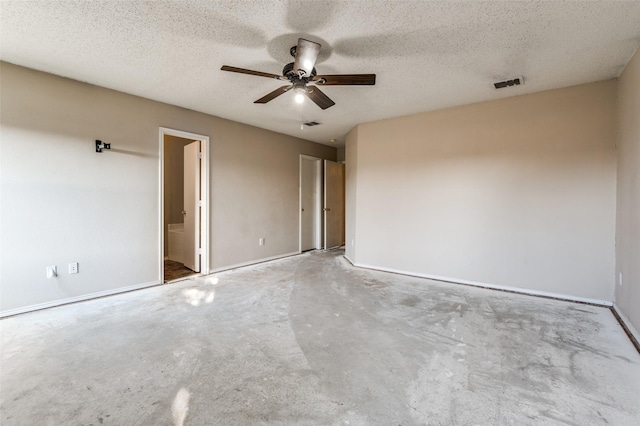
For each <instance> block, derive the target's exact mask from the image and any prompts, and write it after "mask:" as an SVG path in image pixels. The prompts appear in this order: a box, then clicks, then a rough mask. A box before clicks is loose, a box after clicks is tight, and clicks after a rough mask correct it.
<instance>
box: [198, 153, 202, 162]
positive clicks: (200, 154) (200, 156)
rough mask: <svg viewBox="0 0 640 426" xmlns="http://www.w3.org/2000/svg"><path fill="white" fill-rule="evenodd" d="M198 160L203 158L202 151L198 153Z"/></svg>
mask: <svg viewBox="0 0 640 426" xmlns="http://www.w3.org/2000/svg"><path fill="white" fill-rule="evenodd" d="M198 160H202V153H201V152H199V153H198Z"/></svg>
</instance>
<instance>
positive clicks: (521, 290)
mask: <svg viewBox="0 0 640 426" xmlns="http://www.w3.org/2000/svg"><path fill="white" fill-rule="evenodd" d="M345 257H346V256H345ZM347 260H349V259H348V258H347ZM349 261H350V262H351V260H349ZM351 263H352V264H353V265H354V266H357V267H359V268H366V269H373V270H376V271H383V272H392V273H394V274H400V275H408V276H411V277H418V278H428V279H430V280H435V281H444V282H448V283H453V284H464V285H471V286H474V287H482V288H489V289H492V290H502V291H509V292H512V293H521V294H527V295H530V296H542V297H550V298H552V299H560V300H567V301H570V302H581V303H589V304H592V305H600V306H606V307H611V306H613V302H611V301H608V300H599V299H589V298H586V297H578V296H570V295H567V294H560V293H551V292H548V291H538V290H532V289H524V288H519V287H509V286H504V285H498V284H489V283H483V282H479V281H469V280H463V279H459V278H451V277H443V276H440V275H430V274H420V273H416V272H409V271H402V270H398V269H393V268H384V267H380V266H373V265H366V264H362V263H354V262H351Z"/></svg>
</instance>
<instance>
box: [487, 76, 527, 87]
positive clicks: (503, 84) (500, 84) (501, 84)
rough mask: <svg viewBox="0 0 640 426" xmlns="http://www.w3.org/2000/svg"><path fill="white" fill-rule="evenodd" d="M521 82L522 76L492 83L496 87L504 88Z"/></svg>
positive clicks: (522, 81) (518, 84)
mask: <svg viewBox="0 0 640 426" xmlns="http://www.w3.org/2000/svg"><path fill="white" fill-rule="evenodd" d="M521 84H524V78H522V77H516V78H514V79H511V80H504V81H498V82H497V83H493V85H494V87H495V88H496V89H504V88H505V87H511V86H520V85H521Z"/></svg>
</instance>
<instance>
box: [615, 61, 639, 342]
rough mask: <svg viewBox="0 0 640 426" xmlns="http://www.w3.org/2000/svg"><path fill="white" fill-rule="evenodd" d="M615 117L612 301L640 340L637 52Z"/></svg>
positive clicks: (621, 88)
mask: <svg viewBox="0 0 640 426" xmlns="http://www.w3.org/2000/svg"><path fill="white" fill-rule="evenodd" d="M618 117H619V127H618V186H617V189H618V197H617V221H616V260H617V268H616V271H617V272H618V274H617V276H616V281H617V284H616V286H615V301H616V305H617V307H618V309H619V311H620V312H621V313H622V314H623V315H624V316H625V317H626V318H627V320H628V322H629V323H631V326H632V327H633V328H634V329H635V330H633V332H634V334H635V336H636V338H637V339H639V340H640V334H639V332H640V51H637V52H636V54H635V56H634V57H633V58H632V59H631V61H630V62H629V64H628V65H627V67H626V69H625V70H624V72H623V73H622V75H621V76H620V79H619V81H618ZM620 272H622V285H620V282H619V273H620Z"/></svg>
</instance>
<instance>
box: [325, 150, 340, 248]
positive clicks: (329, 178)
mask: <svg viewBox="0 0 640 426" xmlns="http://www.w3.org/2000/svg"><path fill="white" fill-rule="evenodd" d="M323 211H324V248H325V249H328V248H332V247H338V246H341V245H342V244H344V164H339V163H336V162H334V161H329V160H324V209H323Z"/></svg>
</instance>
